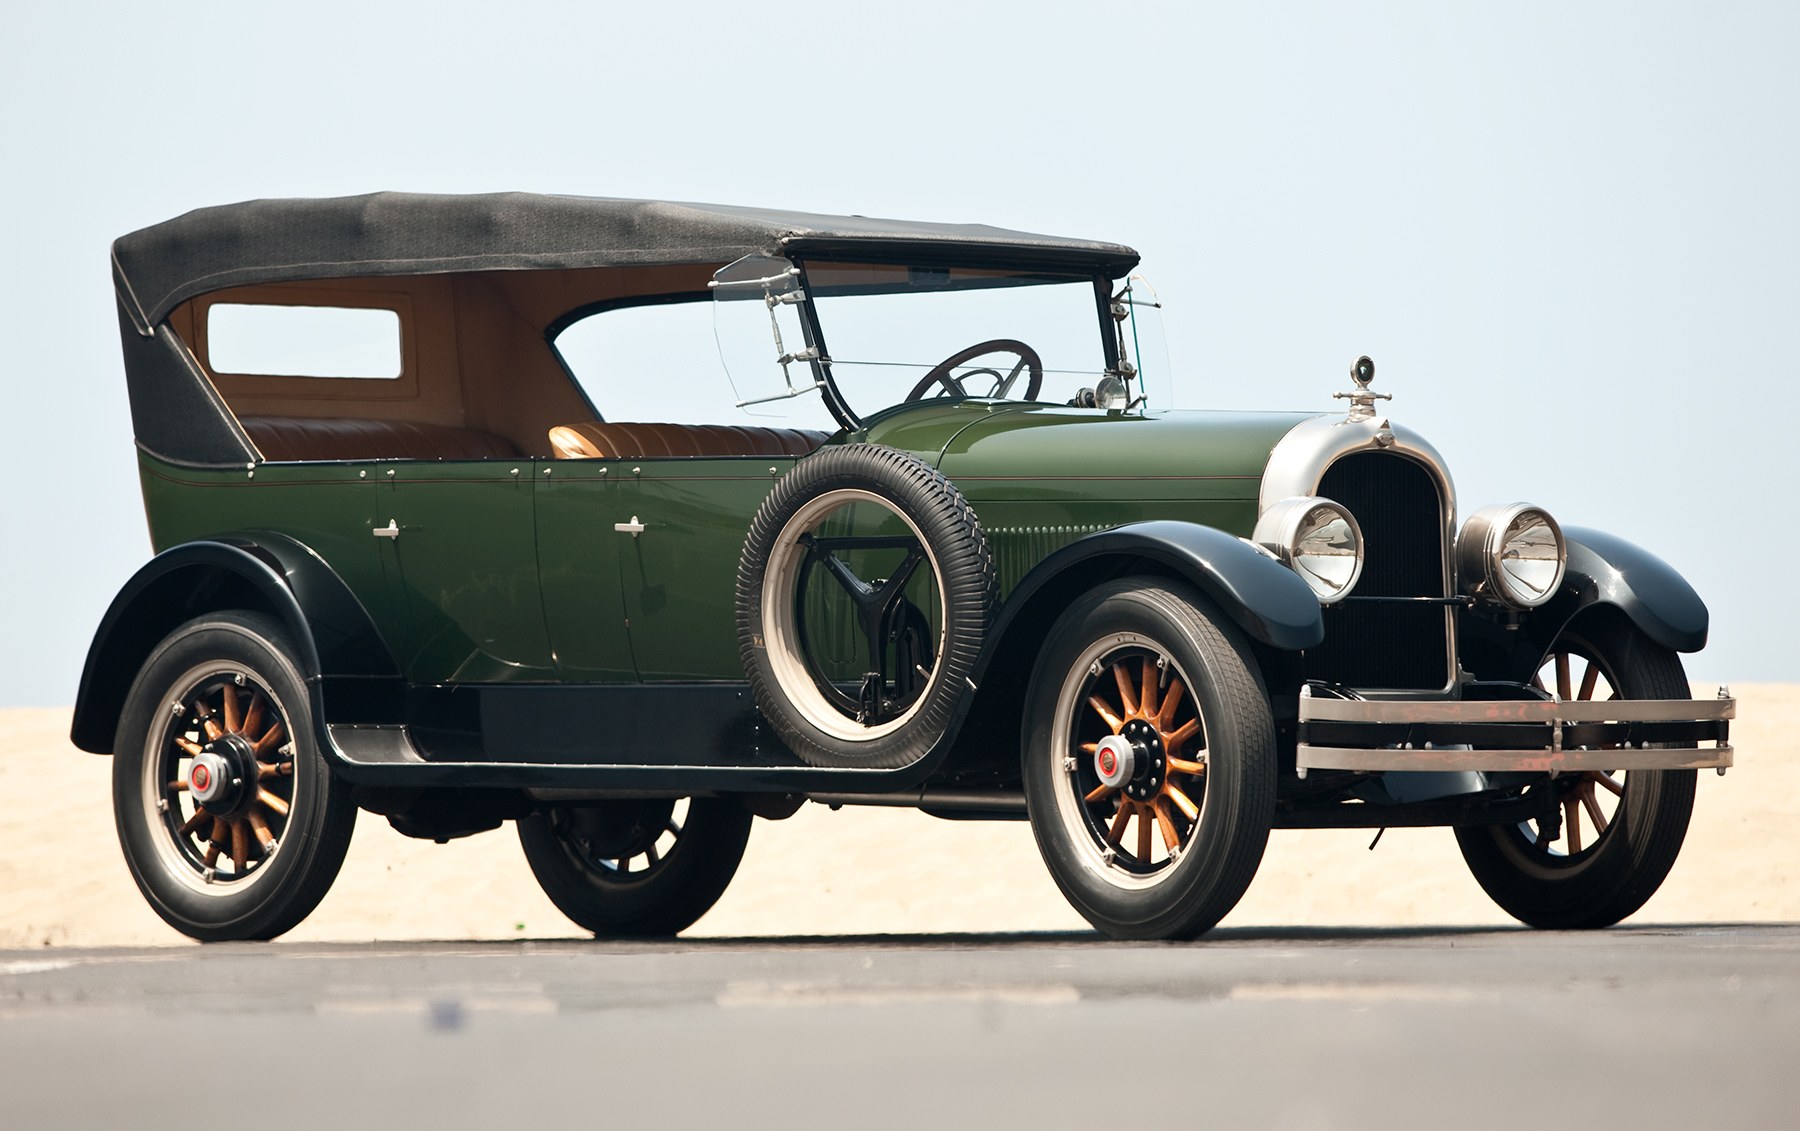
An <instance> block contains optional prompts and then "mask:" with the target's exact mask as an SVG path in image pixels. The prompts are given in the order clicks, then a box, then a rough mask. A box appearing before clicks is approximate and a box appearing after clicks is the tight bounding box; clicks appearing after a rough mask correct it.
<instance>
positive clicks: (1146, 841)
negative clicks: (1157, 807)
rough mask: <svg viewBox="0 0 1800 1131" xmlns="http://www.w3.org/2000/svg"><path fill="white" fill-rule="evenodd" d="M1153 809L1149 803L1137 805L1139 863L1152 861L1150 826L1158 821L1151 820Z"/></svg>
mask: <svg viewBox="0 0 1800 1131" xmlns="http://www.w3.org/2000/svg"><path fill="white" fill-rule="evenodd" d="M1152 812H1153V810H1152V809H1151V808H1150V806H1148V805H1144V804H1141V803H1140V804H1139V805H1138V807H1137V819H1138V822H1137V858H1138V863H1139V864H1148V863H1150V835H1151V834H1150V826H1151V825H1154V824H1155V823H1156V822H1155V821H1153V820H1151V818H1150V814H1151V813H1152Z"/></svg>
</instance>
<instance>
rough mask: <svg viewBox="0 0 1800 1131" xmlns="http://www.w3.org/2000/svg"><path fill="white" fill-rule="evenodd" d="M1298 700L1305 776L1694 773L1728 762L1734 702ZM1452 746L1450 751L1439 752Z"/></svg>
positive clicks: (1300, 753)
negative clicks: (1319, 772) (1328, 772)
mask: <svg viewBox="0 0 1800 1131" xmlns="http://www.w3.org/2000/svg"><path fill="white" fill-rule="evenodd" d="M1310 691H1311V689H1310V688H1308V689H1306V691H1303V692H1302V694H1301V696H1300V728H1299V747H1298V750H1297V758H1296V765H1297V767H1298V768H1299V769H1300V770H1302V771H1304V770H1308V769H1333V770H1363V771H1370V772H1379V771H1388V770H1478V771H1483V772H1504V771H1520V772H1524V773H1540V774H1541V773H1549V774H1556V773H1565V772H1572V771H1579V770H1606V771H1612V770H1699V769H1715V768H1716V769H1723V768H1724V767H1726V766H1729V765H1731V764H1732V755H1733V750H1732V748H1731V744H1730V742H1729V738H1730V730H1729V728H1730V720H1731V719H1734V718H1736V717H1737V700H1735V699H1731V698H1728V697H1726V696H1724V695H1721V696H1720V697H1719V698H1718V699H1615V700H1609V701H1606V702H1603V703H1596V702H1588V701H1585V700H1584V701H1580V702H1559V701H1555V700H1504V701H1489V700H1480V701H1450V700H1436V701H1427V702H1419V701H1412V700H1405V701H1400V700H1374V699H1331V698H1324V697H1316V696H1313V695H1312V694H1310ZM1445 747H1449V748H1450V749H1445Z"/></svg>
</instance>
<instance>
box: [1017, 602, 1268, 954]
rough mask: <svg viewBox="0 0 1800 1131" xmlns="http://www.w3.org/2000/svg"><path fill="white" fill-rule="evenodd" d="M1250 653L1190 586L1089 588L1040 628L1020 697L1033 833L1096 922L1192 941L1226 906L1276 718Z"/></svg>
mask: <svg viewBox="0 0 1800 1131" xmlns="http://www.w3.org/2000/svg"><path fill="white" fill-rule="evenodd" d="M1249 655H1250V653H1249V648H1248V645H1247V644H1246V643H1245V642H1244V641H1243V639H1242V637H1241V636H1239V634H1238V632H1237V629H1236V627H1235V626H1233V625H1232V624H1231V623H1230V621H1229V620H1226V619H1225V618H1223V617H1222V616H1220V615H1218V614H1217V612H1216V610H1214V608H1213V607H1212V606H1211V605H1210V603H1209V602H1207V600H1206V598H1205V597H1203V596H1202V595H1201V594H1199V593H1198V592H1196V591H1193V590H1190V589H1187V588H1186V587H1178V586H1175V585H1173V584H1170V583H1169V582H1167V581H1164V580H1162V579H1156V578H1141V579H1135V580H1126V581H1122V582H1117V583H1114V584H1112V585H1108V586H1104V587H1101V588H1100V589H1097V590H1095V591H1093V592H1092V593H1090V594H1088V595H1086V596H1084V597H1083V598H1082V599H1081V600H1079V601H1077V602H1076V603H1075V604H1074V605H1073V606H1072V607H1071V608H1070V609H1069V610H1068V611H1067V612H1066V613H1064V614H1063V616H1062V618H1061V619H1060V620H1059V621H1058V622H1057V624H1056V625H1055V627H1053V628H1052V630H1051V633H1050V638H1049V640H1048V642H1047V644H1046V647H1045V649H1044V651H1043V653H1042V655H1041V658H1040V660H1039V663H1038V666H1037V670H1036V672H1035V673H1034V675H1033V678H1032V687H1031V690H1030V692H1029V693H1028V695H1027V700H1026V702H1027V707H1026V710H1027V727H1026V739H1025V750H1024V759H1025V762H1024V776H1025V790H1026V799H1027V803H1028V805H1029V808H1030V813H1031V823H1032V830H1033V832H1034V833H1035V835H1036V837H1037V841H1038V848H1039V850H1040V852H1041V853H1042V854H1043V856H1044V861H1045V863H1046V865H1047V866H1048V867H1049V869H1050V872H1051V875H1052V876H1054V877H1055V879H1056V881H1057V884H1058V885H1059V886H1060V887H1061V888H1062V889H1063V893H1064V894H1065V895H1066V896H1068V897H1069V900H1070V902H1071V903H1072V904H1073V905H1074V906H1075V908H1076V909H1077V910H1079V911H1080V912H1081V913H1082V914H1083V915H1084V916H1085V917H1086V918H1087V919H1088V921H1089V922H1091V923H1093V924H1094V925H1095V926H1096V927H1098V928H1100V929H1101V930H1103V931H1105V932H1107V933H1108V934H1112V935H1115V936H1117V937H1123V938H1185V937H1192V936H1193V935H1196V934H1198V933H1200V932H1201V931H1204V930H1206V929H1207V928H1209V927H1211V926H1212V925H1213V924H1214V923H1216V922H1218V920H1219V919H1220V918H1222V917H1223V916H1224V915H1225V913H1226V912H1228V911H1229V910H1231V908H1232V907H1233V906H1234V905H1235V904H1236V903H1237V901H1238V899H1239V898H1240V897H1241V896H1242V895H1243V893H1244V890H1245V889H1246V888H1247V887H1248V886H1249V883H1250V879H1251V877H1252V876H1254V875H1255V872H1256V867H1257V865H1258V863H1259V862H1260V861H1261V859H1262V851H1263V846H1264V844H1265V843H1266V841H1267V839H1268V832H1269V826H1270V823H1271V821H1272V820H1273V811H1274V793H1275V768H1274V767H1275V753H1274V746H1275V740H1274V725H1273V722H1272V719H1271V716H1270V711H1269V706H1268V700H1267V696H1266V694H1265V693H1264V691H1263V690H1262V686H1261V682H1260V679H1259V678H1258V676H1257V674H1256V669H1255V667H1254V665H1253V664H1252V663H1251V662H1250V660H1249Z"/></svg>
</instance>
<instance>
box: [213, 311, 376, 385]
mask: <svg viewBox="0 0 1800 1131" xmlns="http://www.w3.org/2000/svg"><path fill="white" fill-rule="evenodd" d="M206 353H207V360H208V363H209V365H210V366H211V368H212V371H213V372H214V373H229V374H233V375H237V376H248V377H332V378H360V379H367V380H378V381H392V380H395V379H397V378H398V377H399V376H400V373H401V353H400V315H399V314H398V313H397V312H395V311H392V310H383V309H378V308H371V307H344V306H275V305H266V304H260V303H224V302H221V303H215V304H214V305H213V306H212V307H211V308H209V309H208V311H207V315H206Z"/></svg>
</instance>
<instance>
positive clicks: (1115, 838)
mask: <svg viewBox="0 0 1800 1131" xmlns="http://www.w3.org/2000/svg"><path fill="white" fill-rule="evenodd" d="M1136 808H1137V803H1136V802H1135V801H1131V800H1128V799H1127V798H1123V797H1121V798H1119V811H1118V812H1116V813H1114V814H1113V819H1112V825H1111V827H1109V828H1108V829H1107V830H1106V843H1108V844H1110V845H1112V846H1113V847H1114V848H1117V847H1119V842H1120V841H1121V840H1122V839H1123V838H1124V836H1125V826H1126V825H1129V824H1130V823H1131V812H1132V810H1134V809H1136Z"/></svg>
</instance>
